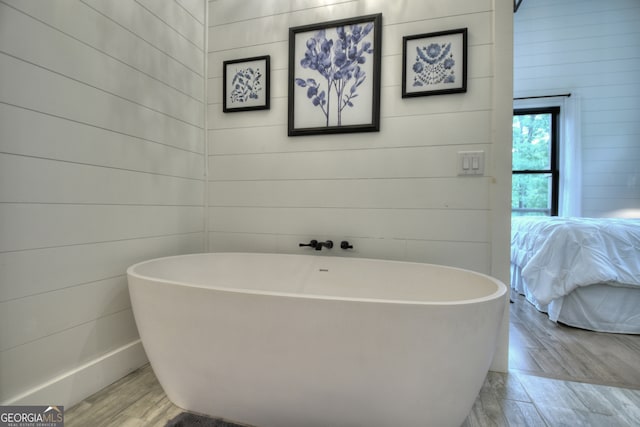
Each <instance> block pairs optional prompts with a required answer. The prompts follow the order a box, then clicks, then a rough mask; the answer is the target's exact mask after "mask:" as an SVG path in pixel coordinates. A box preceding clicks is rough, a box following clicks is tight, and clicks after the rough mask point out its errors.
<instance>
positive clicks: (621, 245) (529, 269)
mask: <svg viewBox="0 0 640 427" xmlns="http://www.w3.org/2000/svg"><path fill="white" fill-rule="evenodd" d="M511 227H512V229H511V263H512V264H513V265H514V266H515V267H517V270H519V275H520V277H519V278H518V280H520V281H522V282H523V283H525V284H526V287H527V293H528V294H531V296H533V297H534V298H535V300H536V301H537V302H538V303H539V304H542V305H547V304H549V303H550V302H551V301H553V300H555V299H558V298H560V297H563V296H565V295H568V294H569V293H571V292H572V291H573V290H574V289H576V288H578V287H584V286H589V285H592V284H596V283H606V284H609V285H614V286H624V287H637V288H638V289H640V219H618V218H606V219H595V218H560V217H518V218H513V219H512V222H511Z"/></svg>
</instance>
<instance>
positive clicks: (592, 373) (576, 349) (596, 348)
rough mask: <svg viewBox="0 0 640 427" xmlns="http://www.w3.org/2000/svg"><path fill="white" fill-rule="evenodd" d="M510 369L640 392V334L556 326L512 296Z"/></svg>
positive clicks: (528, 305) (520, 298)
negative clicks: (609, 332)
mask: <svg viewBox="0 0 640 427" xmlns="http://www.w3.org/2000/svg"><path fill="white" fill-rule="evenodd" d="M512 298H513V299H514V304H511V313H510V328H509V368H510V370H512V371H518V372H521V373H527V374H531V375H536V376H542V377H549V378H556V379H564V380H568V381H578V382H588V383H592V384H604V385H612V386H617V387H628V388H635V389H640V335H625V334H608V333H600V332H593V331H587V330H584V329H578V328H572V327H569V326H565V325H562V324H557V323H554V322H552V321H551V320H549V318H548V317H547V315H545V314H543V313H540V312H539V311H538V310H536V309H535V307H534V306H533V305H531V304H530V303H529V302H527V300H526V299H525V297H524V296H522V295H513V296H512Z"/></svg>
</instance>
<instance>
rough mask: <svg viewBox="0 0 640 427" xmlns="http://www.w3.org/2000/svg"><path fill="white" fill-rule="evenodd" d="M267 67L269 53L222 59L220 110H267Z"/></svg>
mask: <svg viewBox="0 0 640 427" xmlns="http://www.w3.org/2000/svg"><path fill="white" fill-rule="evenodd" d="M269 67H270V57H269V55H266V56H256V57H253V58H243V59H234V60H230V61H224V63H223V71H222V82H223V83H222V96H223V102H222V111H223V112H225V113H233V112H236V111H251V110H268V109H269V89H270V88H269V85H270V84H269V83H270V82H269Z"/></svg>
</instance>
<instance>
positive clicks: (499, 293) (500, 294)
mask: <svg viewBox="0 0 640 427" xmlns="http://www.w3.org/2000/svg"><path fill="white" fill-rule="evenodd" d="M216 254H227V255H229V254H231V255H234V254H237V255H258V256H268V255H277V256H283V257H296V258H297V257H307V258H316V259H318V260H320V259H323V258H324V259H326V258H339V259H345V260H348V259H353V260H360V261H370V262H375V263H392V264H396V265H398V264H400V265H402V264H410V265H420V266H427V267H435V268H438V269H443V270H453V271H457V272H462V273H466V274H471V275H475V276H479V277H481V278H484V279H486V280H489V281H490V282H492V283H494V284H495V285H496V287H497V289H496V291H495V292H492V293H491V294H488V295H485V296H482V297H478V298H470V299H460V300H453V301H419V300H407V299H386V298H356V297H341V296H332V295H319V294H312V293H308V294H306V293H297V292H279V291H265V290H257V289H251V288H240V287H237V288H231V287H225V286H213V285H201V284H196V283H189V282H180V281H176V280H168V279H161V278H158V277H154V276H148V275H142V274H140V273H137V272H135V270H136V268H138V267H139V266H142V265H144V264H149V263H153V262H159V261H163V260H168V259H176V258H191V257H194V258H195V257H204V256H208V255H209V256H213V255H216ZM126 275H127V282H128V286H131V283H130V281H129V280H128V279H129V278H130V277H134V278H136V279H140V280H145V281H151V282H157V283H163V284H169V285H175V286H181V287H189V288H200V289H207V290H211V291H218V292H229V293H237V294H249V295H261V296H274V297H286V298H303V299H315V300H327V301H351V302H363V303H381V304H399V305H418V306H456V305H470V304H479V303H483V302H489V301H494V300H499V299H500V298H506V296H507V294H508V288H507V286H506V285H505V284H504V283H503V282H502V281H501V280H498V279H497V278H495V277H492V276H489V275H488V274H484V273H480V272H477V271H473V270H468V269H465V268H460V267H452V266H447V265H441V264H431V263H424V262H417V261H400V260H388V259H378V258H362V257H340V256H333V255H329V256H318V255H310V254H291V253H278V252H197V253H191V254H182V255H170V256H164V257H158V258H152V259H148V260H145V261H141V262H138V263H135V264H133V265H131V266H130V267H128V268H127V270H126Z"/></svg>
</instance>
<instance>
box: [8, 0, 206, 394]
mask: <svg viewBox="0 0 640 427" xmlns="http://www.w3.org/2000/svg"><path fill="white" fill-rule="evenodd" d="M205 22H206V21H205V2H204V0H175V1H162V2H158V1H153V0H121V1H117V2H114V1H108V0H85V1H76V0H56V1H46V2H35V1H15V0H6V1H5V0H3V1H0V69H1V70H2V72H1V73H0V384H1V387H0V403H5V404H6V403H12V402H16V403H39V404H46V403H56V404H64V405H70V404H72V403H74V402H76V401H78V400H79V399H82V398H84V397H86V396H87V395H89V394H91V393H93V392H94V391H96V390H98V389H100V388H102V387H104V386H105V385H106V384H109V383H110V382H112V381H114V380H115V379H117V378H119V377H121V376H122V375H124V374H125V373H127V372H128V371H130V370H133V369H135V368H137V367H138V366H140V365H141V364H143V363H145V361H146V358H145V355H144V351H143V350H142V347H141V345H140V343H139V341H138V333H137V330H136V327H135V323H134V319H133V315H132V312H131V307H130V302H129V295H128V290H127V282H126V276H125V270H126V268H127V267H128V266H129V265H131V264H133V263H135V262H137V261H140V260H144V259H148V258H153V257H157V256H162V255H169V254H176V253H185V252H196V251H202V250H203V249H204V244H205V239H204V229H205V228H204V221H205V209H204V196H205V181H204V170H205V155H204V150H205V146H204V123H205V107H204V105H205V103H204V97H205V89H204V88H205V79H204V75H205V71H204V70H205V60H204V58H205V54H204V49H205V48H204V46H205V42H206V40H205V36H204V34H205Z"/></svg>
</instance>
